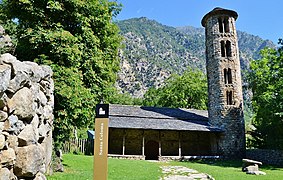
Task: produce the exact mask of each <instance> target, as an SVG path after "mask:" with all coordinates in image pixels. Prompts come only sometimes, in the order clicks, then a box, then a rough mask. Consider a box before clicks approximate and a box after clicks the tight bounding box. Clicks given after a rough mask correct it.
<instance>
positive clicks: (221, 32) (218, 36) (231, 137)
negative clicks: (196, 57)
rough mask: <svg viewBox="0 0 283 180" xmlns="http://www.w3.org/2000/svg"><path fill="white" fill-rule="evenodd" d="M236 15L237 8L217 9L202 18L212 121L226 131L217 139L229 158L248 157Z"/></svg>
mask: <svg viewBox="0 0 283 180" xmlns="http://www.w3.org/2000/svg"><path fill="white" fill-rule="evenodd" d="M237 17H238V14H237V13H236V12H235V11H232V10H227V9H222V8H215V9H213V10H212V11H210V12H209V13H208V14H206V15H205V16H204V17H203V19H202V21H201V23H202V26H203V27H205V36H206V42H205V44H206V69H207V77H208V100H209V104H208V115H209V122H210V124H211V125H213V126H217V127H219V128H221V129H223V131H224V132H223V134H222V135H221V136H220V137H219V140H218V153H220V154H221V155H223V156H224V157H226V158H242V157H244V156H245V123H244V117H243V94H242V81H241V69H240V59H239V49H238V39H237V32H236V27H235V21H236V19H237Z"/></svg>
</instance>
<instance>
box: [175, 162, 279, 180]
mask: <svg viewBox="0 0 283 180" xmlns="http://www.w3.org/2000/svg"><path fill="white" fill-rule="evenodd" d="M170 164H171V165H178V166H185V167H188V168H191V169H195V170H197V171H199V172H203V173H207V174H209V175H211V176H212V177H214V178H215V179H216V180H227V179H229V180H246V179H249V180H277V179H278V180H279V179H283V168H276V167H272V166H260V168H259V169H260V171H263V172H265V173H266V174H267V175H265V176H264V175H260V176H256V175H249V174H246V173H244V172H242V162H241V161H210V162H209V161H206V162H203V161H194V162H171V163H170Z"/></svg>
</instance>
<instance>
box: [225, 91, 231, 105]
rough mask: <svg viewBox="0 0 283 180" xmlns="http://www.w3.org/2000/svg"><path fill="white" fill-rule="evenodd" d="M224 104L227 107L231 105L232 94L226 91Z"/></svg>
mask: <svg viewBox="0 0 283 180" xmlns="http://www.w3.org/2000/svg"><path fill="white" fill-rule="evenodd" d="M226 103H227V105H233V92H232V91H226Z"/></svg>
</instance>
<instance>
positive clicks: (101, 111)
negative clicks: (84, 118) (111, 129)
mask: <svg viewBox="0 0 283 180" xmlns="http://www.w3.org/2000/svg"><path fill="white" fill-rule="evenodd" d="M95 117H96V118H109V104H97V105H96V108H95Z"/></svg>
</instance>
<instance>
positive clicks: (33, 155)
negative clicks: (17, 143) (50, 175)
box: [14, 145, 44, 177]
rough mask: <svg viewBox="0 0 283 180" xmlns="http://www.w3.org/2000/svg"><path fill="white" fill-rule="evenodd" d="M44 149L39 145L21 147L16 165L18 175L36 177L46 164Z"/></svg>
mask: <svg viewBox="0 0 283 180" xmlns="http://www.w3.org/2000/svg"><path fill="white" fill-rule="evenodd" d="M43 152H44V151H43V149H42V148H41V146H38V145H30V146H25V147H19V148H18V150H17V158H16V163H15V167H14V173H15V175H16V176H18V177H35V175H36V174H37V173H38V172H40V171H41V170H42V168H43V166H44V155H43Z"/></svg>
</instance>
